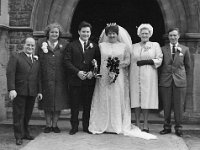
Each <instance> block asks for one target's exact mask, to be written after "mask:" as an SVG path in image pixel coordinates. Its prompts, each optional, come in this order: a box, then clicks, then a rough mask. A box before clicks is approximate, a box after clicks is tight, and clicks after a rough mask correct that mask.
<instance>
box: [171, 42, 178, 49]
mask: <svg viewBox="0 0 200 150" xmlns="http://www.w3.org/2000/svg"><path fill="white" fill-rule="evenodd" d="M173 46H174V45H173V44H172V43H170V47H171V49H172V47H173ZM177 46H178V42H177V43H176V44H175V47H177Z"/></svg>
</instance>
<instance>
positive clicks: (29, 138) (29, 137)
mask: <svg viewBox="0 0 200 150" xmlns="http://www.w3.org/2000/svg"><path fill="white" fill-rule="evenodd" d="M23 139H25V140H34V137H33V136H30V135H27V136H24V137H23Z"/></svg>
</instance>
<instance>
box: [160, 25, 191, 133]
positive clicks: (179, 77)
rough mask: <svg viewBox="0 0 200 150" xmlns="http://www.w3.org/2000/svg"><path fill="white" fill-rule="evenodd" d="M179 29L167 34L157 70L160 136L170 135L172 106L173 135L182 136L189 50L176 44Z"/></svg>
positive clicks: (171, 30)
mask: <svg viewBox="0 0 200 150" xmlns="http://www.w3.org/2000/svg"><path fill="white" fill-rule="evenodd" d="M179 37H180V33H179V29H178V28H173V29H170V30H169V32H168V38H169V41H170V43H169V44H167V45H166V46H164V47H162V52H163V62H162V65H161V67H160V68H159V90H160V97H161V99H162V101H163V108H164V119H165V122H164V129H163V130H162V131H160V134H168V133H171V110H172V106H173V110H174V119H175V127H174V128H175V134H176V135H177V136H182V135H183V133H182V130H181V129H182V125H181V118H182V113H183V104H184V101H185V95H186V87H187V76H188V73H189V70H190V61H191V60H190V52H189V48H188V47H186V46H184V45H181V44H179V43H178V40H179Z"/></svg>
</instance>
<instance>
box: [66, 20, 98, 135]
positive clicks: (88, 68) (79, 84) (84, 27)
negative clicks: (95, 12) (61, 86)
mask: <svg viewBox="0 0 200 150" xmlns="http://www.w3.org/2000/svg"><path fill="white" fill-rule="evenodd" d="M91 28H92V26H91V24H89V23H87V22H85V21H83V22H81V23H80V25H79V27H78V34H79V39H77V40H75V41H73V42H71V43H70V44H68V46H67V48H66V51H65V56H64V64H65V66H66V69H67V70H68V72H69V74H68V80H69V88H70V101H71V102H70V107H71V119H70V122H71V126H72V129H71V130H70V132H69V134H70V135H73V134H75V133H76V132H78V125H79V121H78V114H79V108H80V105H81V104H82V107H83V115H82V123H83V131H84V132H87V133H89V131H88V126H89V118H90V108H91V100H92V95H93V91H94V85H95V78H94V74H93V69H94V66H93V63H92V62H93V59H95V60H96V61H97V64H98V66H99V64H100V51H99V47H98V45H96V44H95V43H94V42H92V41H90V40H89V38H90V35H91Z"/></svg>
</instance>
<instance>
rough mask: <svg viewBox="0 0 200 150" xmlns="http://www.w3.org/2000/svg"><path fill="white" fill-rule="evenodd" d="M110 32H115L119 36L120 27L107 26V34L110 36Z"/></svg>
mask: <svg viewBox="0 0 200 150" xmlns="http://www.w3.org/2000/svg"><path fill="white" fill-rule="evenodd" d="M109 32H115V33H116V34H117V35H118V33H119V27H118V25H110V26H109V25H107V26H106V28H105V33H106V35H108V33H109Z"/></svg>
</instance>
